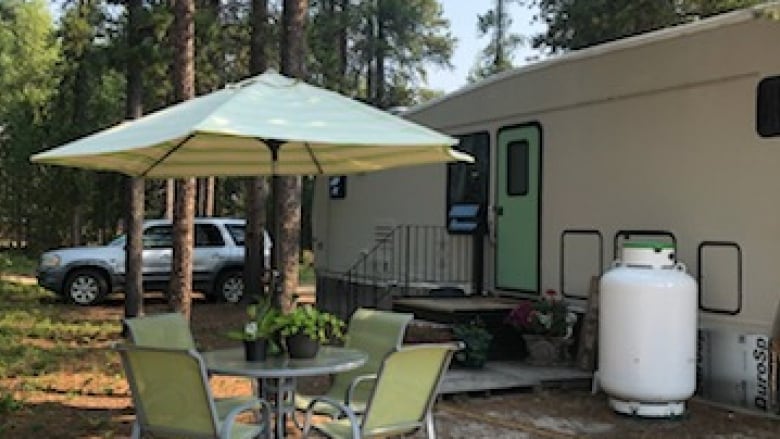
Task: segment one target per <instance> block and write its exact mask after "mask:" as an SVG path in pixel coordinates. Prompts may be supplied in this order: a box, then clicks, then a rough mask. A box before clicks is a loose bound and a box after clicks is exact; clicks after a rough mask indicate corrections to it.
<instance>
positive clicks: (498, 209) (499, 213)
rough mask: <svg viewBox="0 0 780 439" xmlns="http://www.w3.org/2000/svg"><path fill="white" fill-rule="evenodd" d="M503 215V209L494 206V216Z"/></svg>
mask: <svg viewBox="0 0 780 439" xmlns="http://www.w3.org/2000/svg"><path fill="white" fill-rule="evenodd" d="M503 214H504V207H503V206H496V215H498V216H501V215H503Z"/></svg>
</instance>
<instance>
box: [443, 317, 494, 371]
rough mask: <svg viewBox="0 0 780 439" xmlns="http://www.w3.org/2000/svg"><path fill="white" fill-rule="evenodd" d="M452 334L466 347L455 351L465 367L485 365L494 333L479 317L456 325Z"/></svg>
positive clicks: (457, 358)
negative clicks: (489, 330)
mask: <svg viewBox="0 0 780 439" xmlns="http://www.w3.org/2000/svg"><path fill="white" fill-rule="evenodd" d="M452 334H453V335H454V336H455V338H456V339H458V340H460V341H462V342H463V343H464V344H465V345H466V347H465V348H464V349H462V350H460V351H458V352H457V353H455V360H456V361H457V363H458V364H461V365H463V366H465V367H471V368H481V367H484V366H485V363H486V362H487V358H488V350H489V349H490V342H491V341H492V340H493V335H492V334H491V333H490V332H488V330H487V328H485V324H484V323H483V322H482V320H480V319H479V318H477V319H474V320H472V321H470V322H468V323H465V324H459V325H455V326H454V327H453V328H452Z"/></svg>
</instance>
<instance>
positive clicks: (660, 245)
mask: <svg viewBox="0 0 780 439" xmlns="http://www.w3.org/2000/svg"><path fill="white" fill-rule="evenodd" d="M623 248H651V249H653V250H656V251H660V250H665V249H674V243H672V242H661V241H628V242H625V243H623Z"/></svg>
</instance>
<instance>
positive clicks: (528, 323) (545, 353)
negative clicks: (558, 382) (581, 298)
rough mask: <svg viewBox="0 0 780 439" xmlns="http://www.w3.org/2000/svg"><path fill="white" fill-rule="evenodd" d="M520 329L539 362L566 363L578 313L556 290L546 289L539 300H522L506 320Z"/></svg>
mask: <svg viewBox="0 0 780 439" xmlns="http://www.w3.org/2000/svg"><path fill="white" fill-rule="evenodd" d="M504 322H505V323H507V324H509V325H510V326H512V327H514V328H515V329H517V330H518V331H520V332H521V334H522V337H523V341H524V342H525V347H526V351H527V353H528V357H527V361H528V362H529V363H532V364H536V365H554V364H565V363H568V362H570V361H571V354H570V352H569V351H570V348H571V345H572V342H573V339H572V334H573V332H574V324H575V323H576V322H577V315H576V314H574V313H573V312H571V311H569V309H568V306H567V305H566V302H565V301H564V300H563V298H562V297H561V296H560V295H559V294H558V293H557V292H556V291H555V290H547V291H546V292H545V293H544V294H543V295H542V297H541V298H540V299H539V300H534V301H531V300H523V301H520V302H519V303H518V304H517V306H515V307H514V308H513V309H512V310H511V311H510V312H509V314H508V315H507V316H506V319H505V320H504Z"/></svg>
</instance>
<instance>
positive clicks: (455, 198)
mask: <svg viewBox="0 0 780 439" xmlns="http://www.w3.org/2000/svg"><path fill="white" fill-rule="evenodd" d="M456 137H457V138H458V139H459V140H460V142H459V143H458V145H456V146H455V149H457V150H459V151H463V152H465V153H467V154H470V155H471V156H472V157H474V163H462V162H461V163H451V164H449V165H447V210H446V212H445V216H446V215H447V213H448V212H450V209H452V207H453V205H456V204H464V203H473V204H478V205H479V206H481V207H482V209H481V216H484V215H485V209H484V206H485V205H487V198H488V181H490V180H489V177H490V175H489V174H490V135H489V134H488V133H487V132H484V131H483V132H479V133H472V134H465V135H461V136H456ZM447 223H449V221H447Z"/></svg>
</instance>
